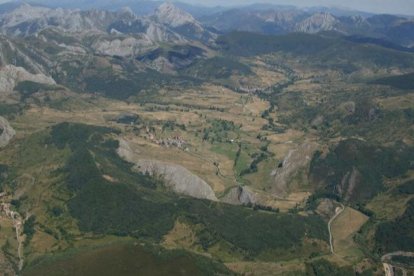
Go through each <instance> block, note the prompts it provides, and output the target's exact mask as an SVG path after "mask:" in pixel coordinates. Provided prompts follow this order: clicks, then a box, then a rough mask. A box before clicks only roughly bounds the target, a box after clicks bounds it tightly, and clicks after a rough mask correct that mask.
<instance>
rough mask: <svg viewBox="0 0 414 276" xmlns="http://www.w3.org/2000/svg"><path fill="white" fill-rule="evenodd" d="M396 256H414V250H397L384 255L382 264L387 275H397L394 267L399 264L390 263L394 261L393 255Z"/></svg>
mask: <svg viewBox="0 0 414 276" xmlns="http://www.w3.org/2000/svg"><path fill="white" fill-rule="evenodd" d="M395 256H403V257H414V252H405V251H396V252H392V253H388V254H385V255H384V256H382V257H381V261H382V265H383V266H384V272H385V276H394V275H395V273H394V267H397V266H395V265H392V264H390V262H391V261H392V257H395ZM399 268H401V267H399ZM401 269H403V268H401ZM403 270H404V269H403Z"/></svg>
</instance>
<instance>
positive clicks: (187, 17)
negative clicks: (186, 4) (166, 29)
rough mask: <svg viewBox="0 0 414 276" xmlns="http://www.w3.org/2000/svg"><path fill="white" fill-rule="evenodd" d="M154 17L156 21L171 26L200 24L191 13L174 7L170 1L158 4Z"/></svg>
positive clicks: (198, 25)
mask: <svg viewBox="0 0 414 276" xmlns="http://www.w3.org/2000/svg"><path fill="white" fill-rule="evenodd" d="M155 17H156V18H157V20H158V22H160V23H163V24H166V25H170V26H172V27H173V28H177V27H180V26H183V25H187V24H191V25H195V26H197V27H199V28H201V26H200V24H199V23H198V22H197V20H195V19H194V17H193V16H192V15H191V14H189V13H187V12H185V11H183V10H181V9H179V8H177V7H175V6H174V5H173V4H171V3H164V4H162V5H161V6H159V7H158V9H157V10H156V11H155ZM201 29H202V28H201Z"/></svg>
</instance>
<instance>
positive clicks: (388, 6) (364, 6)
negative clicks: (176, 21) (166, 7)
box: [183, 0, 414, 15]
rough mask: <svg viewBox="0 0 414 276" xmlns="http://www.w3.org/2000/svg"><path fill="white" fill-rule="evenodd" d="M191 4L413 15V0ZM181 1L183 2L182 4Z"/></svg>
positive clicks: (201, 1) (216, 1) (208, 0)
mask: <svg viewBox="0 0 414 276" xmlns="http://www.w3.org/2000/svg"><path fill="white" fill-rule="evenodd" d="M184 1H185V2H189V3H192V4H195V3H198V4H203V5H222V6H224V5H234V4H251V3H257V2H262V3H265V2H266V3H273V4H291V5H296V6H301V7H310V6H337V7H344V8H350V9H355V10H361V11H369V12H375V13H399V14H411V15H414V0H221V1H220V0H184ZM184 1H183V2H184Z"/></svg>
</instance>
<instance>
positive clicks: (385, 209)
mask: <svg viewBox="0 0 414 276" xmlns="http://www.w3.org/2000/svg"><path fill="white" fill-rule="evenodd" d="M413 198H414V196H391V195H389V194H379V195H378V196H376V197H375V198H374V199H373V200H371V201H370V202H369V203H368V204H367V208H368V209H369V210H372V211H374V212H375V215H376V216H377V217H378V219H381V220H394V219H396V218H397V217H399V216H401V215H403V213H404V211H405V206H407V203H408V201H410V200H411V199H413Z"/></svg>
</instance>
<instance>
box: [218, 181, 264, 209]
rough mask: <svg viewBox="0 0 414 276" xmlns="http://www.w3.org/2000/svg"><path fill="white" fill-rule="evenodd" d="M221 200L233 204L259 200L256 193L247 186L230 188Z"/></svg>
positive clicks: (251, 202)
mask: <svg viewBox="0 0 414 276" xmlns="http://www.w3.org/2000/svg"><path fill="white" fill-rule="evenodd" d="M221 201H222V202H225V203H228V204H233V205H247V204H255V203H257V202H258V200H257V198H256V195H255V193H254V192H253V191H251V190H250V188H249V187H246V186H239V187H234V188H232V189H230V191H229V192H228V193H227V194H226V195H225V196H224V197H223V198H222V199H221Z"/></svg>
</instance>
